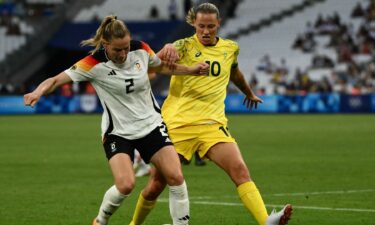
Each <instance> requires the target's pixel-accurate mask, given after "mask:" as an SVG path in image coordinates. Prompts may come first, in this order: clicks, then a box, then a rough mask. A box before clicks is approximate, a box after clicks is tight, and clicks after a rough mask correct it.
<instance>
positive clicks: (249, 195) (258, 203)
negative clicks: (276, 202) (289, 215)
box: [237, 181, 268, 225]
mask: <svg viewBox="0 0 375 225" xmlns="http://www.w3.org/2000/svg"><path fill="white" fill-rule="evenodd" d="M237 191H238V195H239V196H240V198H241V200H242V202H243V204H244V205H245V207H246V208H247V209H248V210H249V211H250V213H251V214H252V215H253V216H254V217H255V219H256V220H257V221H258V224H259V225H265V223H266V220H267V217H268V214H267V209H266V206H265V205H264V202H263V199H262V196H261V195H260V193H259V191H258V188H257V187H256V186H255V183H254V182H250V181H249V182H246V183H243V184H241V185H240V186H238V187H237Z"/></svg>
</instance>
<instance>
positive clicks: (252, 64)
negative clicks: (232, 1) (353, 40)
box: [221, 0, 366, 94]
mask: <svg viewBox="0 0 375 225" xmlns="http://www.w3.org/2000/svg"><path fill="white" fill-rule="evenodd" d="M260 2H263V1H260ZM267 2H268V1H267ZM277 2H284V1H275V3H274V4H273V7H272V10H276V9H278V10H281V9H282V8H283V7H288V5H286V3H285V2H289V3H290V4H293V1H285V2H284V3H285V5H280V6H279V7H278V6H277ZM362 2H366V1H365V0H362ZM294 3H296V1H294ZM242 4H243V5H242ZM242 4H241V5H240V6H239V9H243V8H247V7H250V8H251V7H253V8H256V7H255V6H254V3H253V1H251V2H250V1H244V2H243V3H242ZM355 4H356V1H352V0H325V1H322V2H321V3H319V4H315V5H312V6H311V7H307V8H305V9H304V10H303V11H300V12H298V13H295V14H294V15H292V16H291V17H287V18H284V19H283V20H282V21H279V22H278V23H272V24H271V26H267V27H264V28H263V29H261V30H259V31H258V32H254V33H251V34H248V35H242V36H240V37H239V38H237V39H236V41H238V43H239V44H240V46H241V51H240V57H239V63H240V65H241V68H242V69H243V70H244V71H245V73H246V76H247V77H248V78H249V77H250V74H251V73H253V72H254V71H256V67H257V65H258V64H259V61H260V59H261V58H262V57H263V56H264V55H266V54H269V55H270V57H271V60H272V61H273V62H274V63H275V64H280V61H281V59H285V60H286V62H287V65H288V67H289V71H291V72H292V73H289V75H288V77H287V79H288V80H292V79H294V71H295V70H296V69H297V68H300V69H303V70H306V69H308V68H309V66H310V65H311V61H312V57H313V56H314V54H316V53H323V54H325V55H328V56H329V57H331V58H332V59H333V60H335V61H336V60H337V55H336V52H335V51H334V50H333V49H327V48H326V47H325V45H324V43H327V42H328V41H329V40H328V38H327V37H324V36H323V37H317V42H318V47H317V48H316V51H315V52H313V53H303V52H301V51H297V50H294V49H292V48H291V46H292V45H293V41H294V39H295V38H296V35H297V34H299V33H302V32H304V31H305V29H306V23H307V22H308V21H310V22H313V21H314V20H315V19H316V18H317V16H318V14H319V13H321V14H323V15H330V14H333V13H334V12H336V11H337V12H338V13H339V15H340V17H341V19H342V21H343V22H344V23H348V22H349V21H350V22H351V23H353V25H354V29H357V28H358V26H359V23H360V22H359V20H352V19H350V12H351V10H352V9H353V8H354V6H355ZM260 5H262V3H259V6H260ZM263 7H264V10H263V11H262V12H268V13H275V11H272V10H271V9H267V5H266V4H264V5H263ZM250 8H249V9H250ZM259 10H260V9H259ZM267 10H268V11H267ZM237 14H238V16H237V18H234V19H232V20H231V21H228V22H227V23H226V24H225V25H224V26H223V27H222V30H224V31H222V32H221V34H223V35H225V34H228V33H229V31H231V32H236V31H235V30H233V29H234V27H235V25H234V24H238V25H240V24H245V22H243V20H244V18H245V17H246V12H245V11H243V10H238V12H237ZM265 15H266V13H265V14H263V17H264V16H265ZM260 18H262V16H259V18H258V19H260ZM241 21H242V22H241ZM249 21H251V20H250V18H249V20H248V22H249ZM237 29H241V28H240V27H237ZM250 71H251V72H250ZM256 74H257V79H258V82H259V86H262V87H265V88H266V93H268V94H271V93H273V92H274V86H273V85H272V76H270V75H269V74H266V73H265V72H263V71H256ZM312 74H313V79H319V78H321V77H323V76H325V75H327V74H330V73H328V71H327V70H316V71H312Z"/></svg>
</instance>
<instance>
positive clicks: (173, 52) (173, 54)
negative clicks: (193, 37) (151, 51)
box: [156, 44, 180, 70]
mask: <svg viewBox="0 0 375 225" xmlns="http://www.w3.org/2000/svg"><path fill="white" fill-rule="evenodd" d="M156 55H157V56H158V57H159V58H160V59H162V60H164V61H166V63H167V65H168V67H169V68H170V69H171V70H173V69H175V67H174V66H175V63H176V62H177V61H178V60H180V56H179V55H178V51H177V49H176V48H175V47H174V45H173V44H166V45H164V47H163V48H162V49H161V50H160V51H159V52H158V53H156Z"/></svg>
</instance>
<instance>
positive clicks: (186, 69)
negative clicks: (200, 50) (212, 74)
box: [152, 61, 209, 76]
mask: <svg viewBox="0 0 375 225" xmlns="http://www.w3.org/2000/svg"><path fill="white" fill-rule="evenodd" d="M173 67H174V69H171V68H170V67H169V66H168V64H167V63H166V62H165V61H162V63H161V64H160V65H159V66H157V67H153V68H152V69H153V70H154V71H155V72H158V73H161V74H166V75H172V74H173V75H191V76H206V75H208V69H209V65H208V64H207V63H205V62H199V63H197V64H195V65H193V66H184V65H181V64H176V63H174V66H173Z"/></svg>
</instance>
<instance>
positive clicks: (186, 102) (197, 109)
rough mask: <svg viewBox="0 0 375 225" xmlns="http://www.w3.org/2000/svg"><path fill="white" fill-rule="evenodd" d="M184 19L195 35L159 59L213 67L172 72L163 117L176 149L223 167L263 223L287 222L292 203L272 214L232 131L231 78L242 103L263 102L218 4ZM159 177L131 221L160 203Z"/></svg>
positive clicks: (145, 192)
mask: <svg viewBox="0 0 375 225" xmlns="http://www.w3.org/2000/svg"><path fill="white" fill-rule="evenodd" d="M186 19H187V22H188V23H189V24H190V25H192V26H193V27H194V28H195V35H193V36H191V37H188V38H184V39H180V40H177V41H175V42H174V44H173V46H174V47H172V46H170V45H166V47H165V48H164V49H163V50H162V51H161V52H160V57H161V58H165V57H164V56H163V54H164V55H167V56H168V55H172V56H173V55H176V54H174V53H173V50H174V51H177V53H178V54H177V55H178V57H175V58H179V61H178V62H179V63H181V64H183V65H187V66H189V65H193V64H194V63H196V62H198V61H205V62H207V63H208V64H209V65H210V70H209V76H206V77H192V76H172V79H171V83H170V89H169V95H168V97H167V99H166V100H165V102H164V104H163V108H162V115H163V118H164V120H165V122H166V124H167V127H168V130H169V134H170V137H171V138H172V141H173V143H174V145H175V148H176V150H177V152H178V153H179V154H180V155H181V156H182V157H184V158H185V159H186V160H191V158H192V156H193V155H194V153H195V152H196V151H197V152H198V153H199V155H200V156H201V157H206V158H208V159H210V160H212V161H213V162H214V163H215V164H217V165H218V166H219V167H220V168H222V169H223V170H224V171H225V172H226V173H227V174H228V175H229V177H230V178H231V180H232V181H233V183H234V185H235V186H236V188H237V191H238V195H239V197H240V198H241V200H242V202H243V204H244V205H245V207H246V208H247V209H248V210H249V212H250V213H251V214H252V215H253V216H254V218H255V219H256V220H257V222H258V224H259V225H284V224H286V223H287V222H288V220H289V219H290V217H291V214H292V206H291V205H289V204H288V205H286V206H285V207H284V208H283V209H282V210H281V211H280V212H277V213H276V212H273V213H271V214H270V215H268V213H267V210H266V207H265V205H264V203H263V200H262V197H261V195H260V192H259V191H258V189H257V187H256V185H255V183H254V181H253V180H252V179H251V177H250V173H249V170H248V168H247V166H246V164H245V162H244V160H243V158H242V155H241V152H240V149H239V147H238V145H237V144H236V141H235V140H234V138H233V137H232V136H231V134H230V132H229V130H228V126H227V118H226V116H225V110H224V99H225V96H226V89H227V86H228V82H229V81H232V82H233V83H234V84H235V85H236V86H237V87H238V88H239V89H240V90H241V91H242V92H243V93H244V94H245V99H244V104H246V106H247V107H248V108H250V109H252V108H253V107H255V108H256V107H257V104H258V103H262V100H261V99H260V98H258V97H257V96H256V95H255V94H254V93H253V91H252V90H251V88H250V86H249V85H248V84H247V82H246V80H245V79H244V76H243V74H242V72H241V71H240V69H239V67H238V63H237V56H238V53H239V46H238V44H237V43H236V42H234V41H231V40H228V39H223V38H220V37H217V31H218V28H219V26H220V16H219V10H218V9H217V7H216V6H215V5H213V4H211V3H203V4H201V5H199V6H197V7H196V8H192V9H191V10H190V11H189V13H188V15H187V17H186ZM168 46H169V47H168ZM170 51H172V52H170ZM160 177H161V176H160V175H158V174H154V175H153V176H151V179H150V182H149V184H148V185H147V186H146V188H145V189H144V190H143V191H142V193H141V195H140V197H139V199H140V200H139V201H138V203H137V206H136V210H135V213H134V215H133V221H132V223H131V225H139V224H141V223H142V222H143V221H144V220H145V217H146V216H147V213H149V208H150V207H149V206H150V205H154V204H155V203H156V198H157V197H158V195H159V194H160V193H161V191H162V190H163V188H164V186H165V182H164V181H163V180H162V179H159V178H160Z"/></svg>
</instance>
